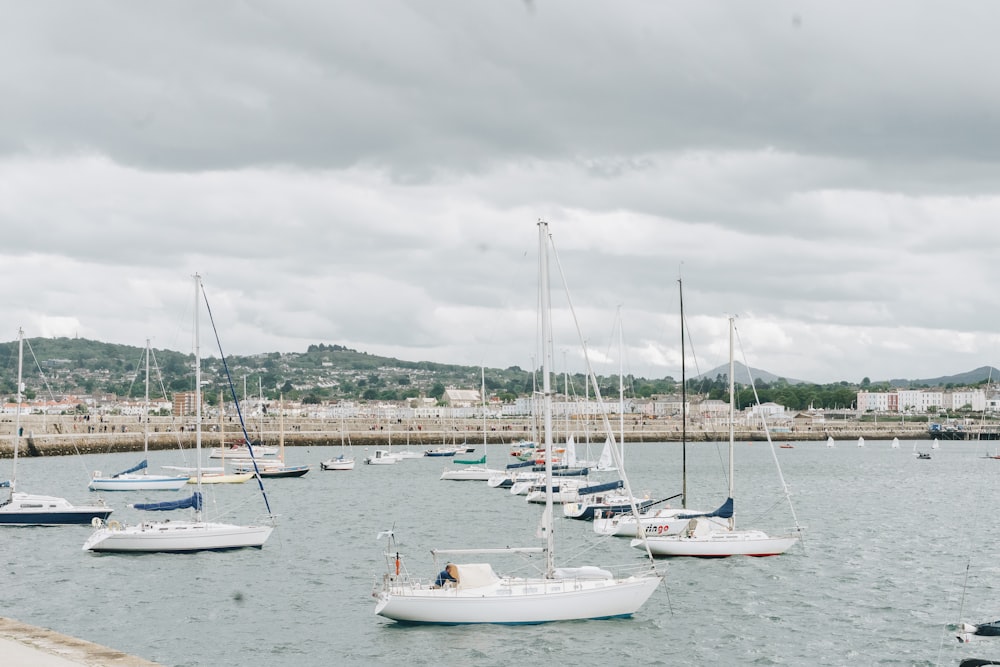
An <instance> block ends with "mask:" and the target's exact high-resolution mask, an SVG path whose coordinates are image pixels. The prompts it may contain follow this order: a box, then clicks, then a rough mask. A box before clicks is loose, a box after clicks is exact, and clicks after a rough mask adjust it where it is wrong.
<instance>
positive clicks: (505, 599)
mask: <svg viewBox="0 0 1000 667" xmlns="http://www.w3.org/2000/svg"><path fill="white" fill-rule="evenodd" d="M661 580H662V578H661V577H659V576H646V577H629V578H627V579H618V580H614V579H598V580H587V579H566V580H561V579H503V580H501V582H500V583H499V584H497V585H495V586H490V587H488V588H485V589H476V588H474V589H468V590H457V589H451V590H446V589H430V588H428V587H417V586H411V585H409V584H406V583H398V584H392V585H390V586H389V587H388V588H387V589H386V590H384V591H382V592H381V593H380V594H378V595H377V596H376V597H377V598H378V604H377V605H376V608H375V613H376V614H378V615H379V616H383V617H385V618H388V619H391V620H394V621H398V622H402V623H432V624H439V625H459V624H470V623H499V624H511V625H525V624H536V623H550V622H554V621H570V620H584V619H607V618H620V617H627V616H631V615H632V614H634V613H635V612H636V611H638V610H639V608H640V607H642V605H643V604H645V602H646V600H648V599H649V597H650V596H651V595H652V594H653V591H655V590H656V587H657V586H658V585H659V584H660V581H661Z"/></svg>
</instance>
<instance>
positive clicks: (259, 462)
mask: <svg viewBox="0 0 1000 667" xmlns="http://www.w3.org/2000/svg"><path fill="white" fill-rule="evenodd" d="M284 402H285V401H284V398H282V399H281V400H280V401H279V403H280V404H281V405H280V407H279V409H278V421H279V423H280V427H279V429H278V458H276V459H273V458H264V459H256V457H255V456H254V455H253V454H254V453H253V452H252V451H251V455H250V458H248V459H238V460H237V461H235V462H234V463H233V472H236V473H251V474H252V473H253V472H254V471H255V466H256V472H257V474H258V475H260V476H261V477H269V478H275V477H302V476H303V475H305V474H306V473H307V472H309V466H307V465H297V466H292V465H288V464H287V463H285V406H284ZM255 459H256V460H255Z"/></svg>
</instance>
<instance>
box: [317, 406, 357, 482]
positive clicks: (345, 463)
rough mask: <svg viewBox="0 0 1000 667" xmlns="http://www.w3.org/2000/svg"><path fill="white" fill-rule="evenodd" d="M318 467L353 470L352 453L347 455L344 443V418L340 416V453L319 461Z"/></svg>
mask: <svg viewBox="0 0 1000 667" xmlns="http://www.w3.org/2000/svg"><path fill="white" fill-rule="evenodd" d="M319 467H320V468H321V469H323V470H354V455H353V454H351V455H350V456H348V454H347V451H346V449H345V445H344V418H343V417H341V418H340V454H338V455H337V456H334V457H333V458H331V459H327V460H326V461H321V462H320V464H319Z"/></svg>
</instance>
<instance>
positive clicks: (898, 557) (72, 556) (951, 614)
mask: <svg viewBox="0 0 1000 667" xmlns="http://www.w3.org/2000/svg"><path fill="white" fill-rule="evenodd" d="M793 444H794V447H793V448H787V449H774V450H772V449H771V448H770V447H769V445H768V443H766V442H754V443H747V442H740V443H738V444H737V448H736V461H737V464H736V465H737V473H736V478H735V486H736V493H735V498H736V512H737V514H736V516H737V523H738V525H739V526H741V527H746V528H762V529H765V530H768V531H770V532H784V531H785V530H787V529H789V528H791V527H792V526H793V525H794V523H793V518H792V514H791V512H790V511H789V508H788V504H787V502H785V500H784V498H783V496H782V493H781V484H780V480H779V476H778V473H777V470H776V466H775V462H774V457H777V459H778V460H779V461H780V464H781V472H782V473H783V475H784V477H785V480H786V481H787V484H788V486H789V489H790V491H791V494H792V501H793V506H794V509H795V513H796V515H797V518H798V522H799V523H800V524H801V525H802V526H803V527H804V531H805V532H804V539H803V541H802V543H801V544H799V545H797V546H796V547H794V548H793V549H792V550H791V551H790V552H789V553H787V554H785V555H783V556H779V557H773V558H759V559H755V558H728V559H719V560H697V559H691V560H687V559H674V560H658V561H657V563H658V566H659V567H660V568H661V569H662V571H663V572H664V574H665V575H666V579H665V584H664V586H663V587H661V589H660V590H659V591H657V592H656V593H655V594H654V595H653V597H652V598H651V600H650V601H649V603H647V605H646V606H644V607H643V608H642V609H641V610H640V611H639V613H637V614H636V615H635V616H634V617H632V618H630V619H616V620H607V621H579V622H571V623H558V624H547V625H538V626H453V627H431V626H406V625H400V624H395V623H392V622H389V621H386V620H385V619H382V618H379V617H376V616H375V615H374V614H373V610H374V606H375V601H374V600H373V598H372V597H371V591H372V586H373V582H374V581H375V580H376V579H377V578H379V577H380V576H381V574H382V572H383V571H384V570H385V559H384V556H383V551H384V550H385V548H386V546H387V545H386V542H385V540H384V539H383V540H381V541H380V540H377V539H376V536H377V534H378V533H379V532H380V531H384V530H390V529H391V530H393V531H394V532H395V535H396V536H397V539H398V549H399V551H400V552H401V554H402V556H403V559H404V564H405V566H406V568H407V569H408V571H409V572H410V573H411V574H413V575H418V576H425V577H433V576H434V575H435V574H436V572H437V571H438V570H439V569H441V567H442V566H443V563H442V562H440V561H439V562H438V563H435V562H434V560H433V559H432V557H431V554H430V550H431V549H433V548H459V547H503V546H536V545H538V544H539V542H538V540H537V538H536V536H535V535H536V527H537V523H538V520H539V518H540V516H541V506H540V505H529V504H528V503H526V502H525V500H524V498H523V497H516V496H511V495H510V494H509V493H507V492H506V491H503V490H500V489H492V488H488V487H487V486H486V484H485V483H483V482H452V481H441V480H439V479H438V477H439V475H440V473H441V471H442V470H443V469H444V468H446V467H455V464H453V463H451V462H450V460H449V459H441V458H423V459H413V460H403V461H401V462H400V463H398V464H396V465H389V466H366V465H364V464H363V463H362V462H361V458H362V457H363V455H364V453H365V452H364V450H363V449H362V448H355V456H356V458H358V465H357V467H356V468H355V470H353V471H350V472H332V471H323V470H321V469H320V467H319V462H320V461H321V460H324V459H327V458H330V457H331V456H332V455H334V454H336V453H338V452H339V447H338V448H332V447H297V448H293V449H291V450H290V451H289V452H288V456H287V458H288V462H289V463H290V464H300V463H309V464H311V465H312V468H313V469H312V470H311V472H310V473H309V474H308V475H306V476H305V477H302V478H298V479H276V480H265V490H266V492H267V496H268V500H269V501H270V503H271V507H272V510H273V511H274V513H275V514H276V515H278V519H277V521H278V528H277V530H276V531H275V532H274V534H273V535H272V537H271V539H270V540H269V541H268V543H267V544H266V545H265V546H264V548H263V549H262V550H259V551H258V550H243V551H233V552H225V553H197V554H189V555H175V554H143V555H117V554H104V555H98V554H92V553H88V552H84V551H82V549H81V547H82V545H83V542H84V540H85V539H86V538H87V536H88V535H89V533H90V531H91V529H90V527H89V526H81V527H72V526H69V527H49V528H12V527H7V528H3V536H2V539H0V562H2V564H3V566H4V575H3V595H2V599H3V615H4V616H7V617H10V618H14V619H17V620H19V621H22V622H25V623H30V624H33V625H38V626H42V627H47V628H51V629H54V630H57V631H59V632H62V633H65V634H69V635H73V636H77V637H80V638H83V639H86V640H89V641H92V642H96V643H98V644H102V645H105V646H109V647H113V648H115V649H118V650H121V651H125V652H127V653H131V654H134V655H138V656H141V657H143V658H146V659H149V660H152V661H155V662H158V663H161V664H164V665H174V666H178V667H181V666H183V667H199V666H208V665H212V666H220V665H234V666H236V665H240V666H242V665H269V666H273V667H281V666H289V667H291V666H294V667H310V666H312V665H317V666H318V665H330V664H338V665H379V664H386V665H388V664H399V663H401V662H402V663H405V664H409V665H441V664H446V665H468V664H476V665H510V664H518V663H519V664H542V663H547V662H552V661H558V662H559V663H560V664H593V663H596V662H598V661H602V662H603V661H608V660H614V661H616V662H618V663H629V664H642V665H689V664H698V665H706V664H711V665H803V664H809V665H833V666H839V665H920V666H930V665H957V664H958V662H959V660H960V659H961V658H965V657H993V658H998V657H1000V639H998V640H994V641H995V642H996V643H993V642H990V641H986V642H978V643H974V644H965V645H962V644H959V643H958V642H957V641H956V640H955V638H954V633H953V632H950V631H949V629H948V627H947V626H948V625H949V624H954V623H955V622H957V621H958V620H959V619H960V617H961V618H964V619H965V620H971V621H986V620H993V619H995V618H1000V595H998V594H997V586H996V584H995V583H994V581H995V578H996V576H995V575H996V571H997V567H998V566H997V565H996V564H995V562H994V561H993V558H992V554H993V553H994V551H995V546H996V543H995V539H994V536H995V535H996V534H997V531H996V526H995V523H994V522H995V517H994V514H993V511H992V510H993V507H994V506H995V493H996V491H995V490H994V479H995V477H996V476H997V475H1000V460H994V459H990V458H986V455H987V454H992V453H993V452H992V446H991V443H985V442H984V443H979V442H942V443H941V446H940V448H939V449H935V450H931V443H930V442H928V441H920V442H913V441H903V442H902V443H901V444H900V447H899V448H898V449H891V448H890V443H889V442H888V441H875V440H869V441H867V442H866V443H865V446H864V447H858V446H857V443H856V442H855V441H838V442H837V443H836V446H835V447H833V448H830V447H827V446H826V444H825V443H824V442H808V443H806V442H796V443H793ZM988 447H989V448H990V449H989V451H987V448H988ZM917 449H919V450H921V451H927V452H931V454H932V458H931V459H930V460H921V459H917V457H916V456H915V450H917ZM482 450H483V446H482V445H480V446H479V447H478V448H477V452H476V454H477V455H478V454H480V453H481V452H482ZM488 451H489V464H490V465H491V466H492V467H502V466H503V465H505V464H506V463H508V462H509V461H510V457H509V456H508V455H507V454H506V450H505V448H503V447H501V446H498V445H490V446H489V450H488ZM726 457H727V453H726V444H725V443H697V444H694V445H689V446H688V448H687V467H688V482H687V483H688V493H689V498H690V500H689V503H688V504H689V506H690V507H693V508H696V509H705V510H710V509H714V508H715V507H717V506H718V505H720V504H721V503H722V501H723V500H724V499H725V495H726V488H727V480H726V467H727V458H726ZM134 458H135V455H134V454H107V455H86V456H71V457H46V458H31V459H21V460H20V461H19V462H18V487H19V489H20V490H23V491H26V492H30V493H43V494H50V495H59V496H63V497H66V498H68V499H69V500H70V501H71V502H83V501H85V500H88V499H93V498H94V497H95V496H96V494H93V493H90V492H88V491H87V490H86V485H87V481H88V479H89V475H90V473H91V471H93V470H95V469H100V470H104V471H109V470H118V469H123V468H125V467H128V466H129V465H130V464H131V463H133V462H134V461H133V459H134ZM149 458H150V468H151V469H152V470H154V471H156V470H157V468H158V467H159V466H161V465H171V464H176V463H178V461H176V460H174V457H173V455H172V453H171V452H167V451H163V452H152V453H150V456H149ZM625 462H626V468H627V470H628V473H629V479H630V480H631V482H632V486H633V489H634V490H636V491H637V492H648V493H649V494H650V495H651V496H653V497H656V498H664V497H667V496H670V495H673V494H675V493H678V492H679V491H680V489H681V446H680V445H679V444H677V443H671V444H655V443H653V444H629V445H626V453H625ZM4 465H5V466H6V467H2V466H0V477H6V476H9V473H10V469H9V465H10V461H7V462H6V463H5V464H4ZM205 492H206V504H207V510H208V512H209V518H211V519H220V520H225V521H235V522H246V521H253V520H256V519H259V518H260V517H261V516H262V515H264V514H265V508H264V503H263V500H262V499H261V496H260V493H259V490H258V489H257V486H256V483H255V482H252V481H251V482H249V483H246V484H239V485H215V486H211V487H205ZM174 495H179V494H162V493H150V494H148V497H151V498H156V499H161V500H162V499H166V497H167V496H170V497H173V496H174ZM103 497H104V498H105V500H106V501H107V502H108V503H109V504H110V505H111V506H112V507H114V508H115V512H114V514H113V515H112V517H111V518H113V519H117V520H119V521H128V522H135V521H137V520H138V519H139V517H140V514H139V513H138V512H137V511H135V510H133V509H129V508H127V507H126V504H127V503H131V502H137V501H141V500H142V499H143V498H144V497H146V496H143V494H129V493H125V494H123V493H117V494H116V493H107V494H103ZM557 509H558V508H557ZM557 516H558V515H557ZM156 518H162V517H159V516H157V517H156ZM556 541H557V560H558V561H560V563H568V564H584V563H588V564H598V565H617V564H630V563H635V562H638V561H639V560H641V559H642V558H643V554H642V553H640V552H639V551H638V550H636V549H632V548H630V547H629V540H628V539H623V538H608V537H598V536H596V535H594V533H593V532H592V527H591V524H590V523H587V522H578V521H573V520H570V519H563V518H558V519H557V522H556ZM485 559H486V557H482V556H480V557H471V558H470V560H485ZM514 566H516V564H515V565H512V566H511V567H514ZM497 569H498V570H500V571H503V570H504V568H503V567H502V566H498V567H497Z"/></svg>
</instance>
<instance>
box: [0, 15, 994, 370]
mask: <svg viewBox="0 0 1000 667" xmlns="http://www.w3.org/2000/svg"><path fill="white" fill-rule="evenodd" d="M3 14H4V20H3V21H2V22H0V58H2V62H3V66H2V67H0V91H2V102H0V222H2V229H3V231H4V232H5V241H4V242H3V243H0V280H2V283H3V287H4V289H3V293H4V297H3V298H2V301H0V303H2V304H3V309H2V310H3V313H4V316H5V319H6V321H7V332H8V333H7V335H6V336H5V337H4V336H0V340H13V339H15V338H16V335H17V329H18V327H23V328H24V330H25V335H26V336H28V337H36V336H45V337H51V336H79V337H82V338H89V339H96V340H100V341H106V342H114V343H123V344H129V345H136V346H142V345H144V344H145V340H146V338H152V341H153V345H154V346H155V347H158V348H169V349H175V350H180V351H184V352H187V351H190V349H191V344H190V339H191V336H190V329H191V324H190V321H191V308H192V301H193V288H192V285H191V276H192V274H193V273H195V272H199V273H200V274H201V275H202V276H203V279H204V283H205V289H206V290H207V294H208V299H209V302H210V304H211V306H212V309H213V313H214V316H215V320H216V323H217V325H218V327H219V335H220V337H221V339H222V342H223V345H224V350H225V352H226V353H227V354H251V353H256V352H273V351H282V352H297V351H305V349H306V348H307V346H308V345H310V344H313V343H326V344H340V345H346V346H348V347H352V348H355V349H358V350H362V351H367V352H370V353H373V354H379V355H388V356H395V357H398V358H401V359H406V360H410V361H420V360H429V361H437V362H444V363H459V364H469V365H481V364H485V365H486V366H489V367H504V368H505V367H508V366H513V365H518V366H520V367H522V368H529V367H530V366H531V364H532V360H533V358H535V356H536V352H535V350H536V349H537V344H536V343H535V338H536V321H537V317H536V303H537V293H536V281H537V255H538V232H537V224H536V223H537V221H538V220H539V219H543V220H546V221H547V222H548V223H549V224H550V231H551V233H552V237H553V240H554V243H555V247H556V252H557V254H558V259H559V262H560V263H561V266H562V271H563V273H564V274H565V277H566V283H567V285H568V288H569V293H570V296H571V298H572V301H573V305H574V307H575V310H576V314H577V317H578V318H579V320H580V327H581V330H582V333H583V336H584V337H585V338H586V340H587V341H588V346H589V347H590V349H591V350H592V351H593V352H594V353H595V366H596V370H598V371H599V372H603V373H606V372H616V370H617V367H618V356H619V355H618V352H617V345H618V343H617V334H616V333H614V331H615V321H616V310H617V309H618V308H619V306H620V310H621V321H622V330H623V336H622V338H623V339H624V343H625V353H624V354H623V355H621V356H622V358H623V359H624V361H623V362H622V364H623V366H624V368H625V370H626V371H627V372H632V373H635V374H636V375H641V376H645V377H651V378H654V377H656V378H658V377H664V376H666V375H672V376H674V377H679V376H680V357H681V355H680V340H679V330H680V326H679V308H678V288H677V279H678V277H683V281H684V310H685V315H686V318H687V320H688V328H689V330H690V336H691V337H690V342H691V343H692V344H693V350H694V354H693V355H691V356H689V358H688V366H689V368H695V369H700V370H707V369H709V368H711V367H713V366H716V365H718V364H721V363H725V362H726V360H727V349H728V348H727V341H726V318H727V317H728V316H729V315H736V316H737V317H738V320H737V322H738V325H737V326H738V328H739V335H740V341H741V344H742V345H741V347H742V350H741V351H738V353H737V355H738V358H739V360H740V361H746V362H747V363H748V364H749V365H751V366H754V367H756V368H761V369H765V370H767V371H769V372H772V373H776V374H778V375H781V376H785V377H789V378H796V379H802V380H809V381H816V382H834V381H839V380H848V381H852V382H857V381H860V380H861V379H862V378H863V377H866V376H867V377H870V378H871V379H872V380H879V379H888V378H895V377H909V378H918V377H934V376H939V375H949V374H953V373H958V372H963V371H967V370H971V369H972V368H975V367H978V366H982V365H1000V345H998V340H1000V336H998V333H997V331H998V321H1000V309H998V307H997V305H998V299H997V288H998V285H1000V262H998V252H997V251H998V249H1000V224H998V223H1000V169H998V165H1000V86H998V85H996V80H995V79H996V76H995V73H994V71H993V67H994V65H995V63H996V62H1000V40H998V39H997V38H996V26H997V25H1000V5H998V4H997V3H987V2H949V3H931V2H919V1H917V2H914V1H912V0H907V1H905V2H904V1H899V2H891V1H886V2H879V3H867V2H819V1H816V2H809V1H799V2H766V1H765V2H754V3H744V2H712V1H707V2H706V1H705V0H698V1H691V2H685V1H677V2H661V1H649V2H626V3H618V2H607V1H601V2H598V1H590V0H573V1H568V0H561V1H558V2H557V1H546V0H533V1H530V2H529V1H524V0H506V1H494V2H457V1H455V0H448V1H444V0H420V1H419V2H416V1H414V2H388V1H386V2H381V1H377V2H356V1H354V2H342V1H339V0H324V1H322V2H321V1H319V0H316V1H298V2H296V1H283V2H264V1H254V0H247V1H244V2H225V1H223V2H212V3H204V2H169V3H134V2H104V3H102V2H31V3H27V2H5V3H4V12H3ZM553 274H554V278H553V284H554V290H553V291H554V292H555V295H554V297H553V303H554V306H555V307H556V312H555V315H554V318H555V320H556V329H557V334H556V344H555V347H556V350H557V352H556V357H557V359H556V366H557V368H556V370H561V369H562V368H564V367H566V366H568V367H569V368H570V370H579V369H580V367H581V366H580V355H579V353H578V349H579V345H578V344H577V341H576V335H575V333H574V330H573V329H572V323H571V322H570V318H569V317H568V315H567V312H566V307H565V303H566V300H565V297H564V296H563V292H562V287H561V279H560V278H559V277H558V275H557V272H556V271H555V270H554V271H553ZM555 288H558V289H555ZM206 338H207V337H206ZM203 346H204V347H205V348H206V349H208V351H209V352H211V350H212V348H211V346H209V345H207V343H203ZM690 349H691V348H689V352H690ZM689 372H691V371H689Z"/></svg>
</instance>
